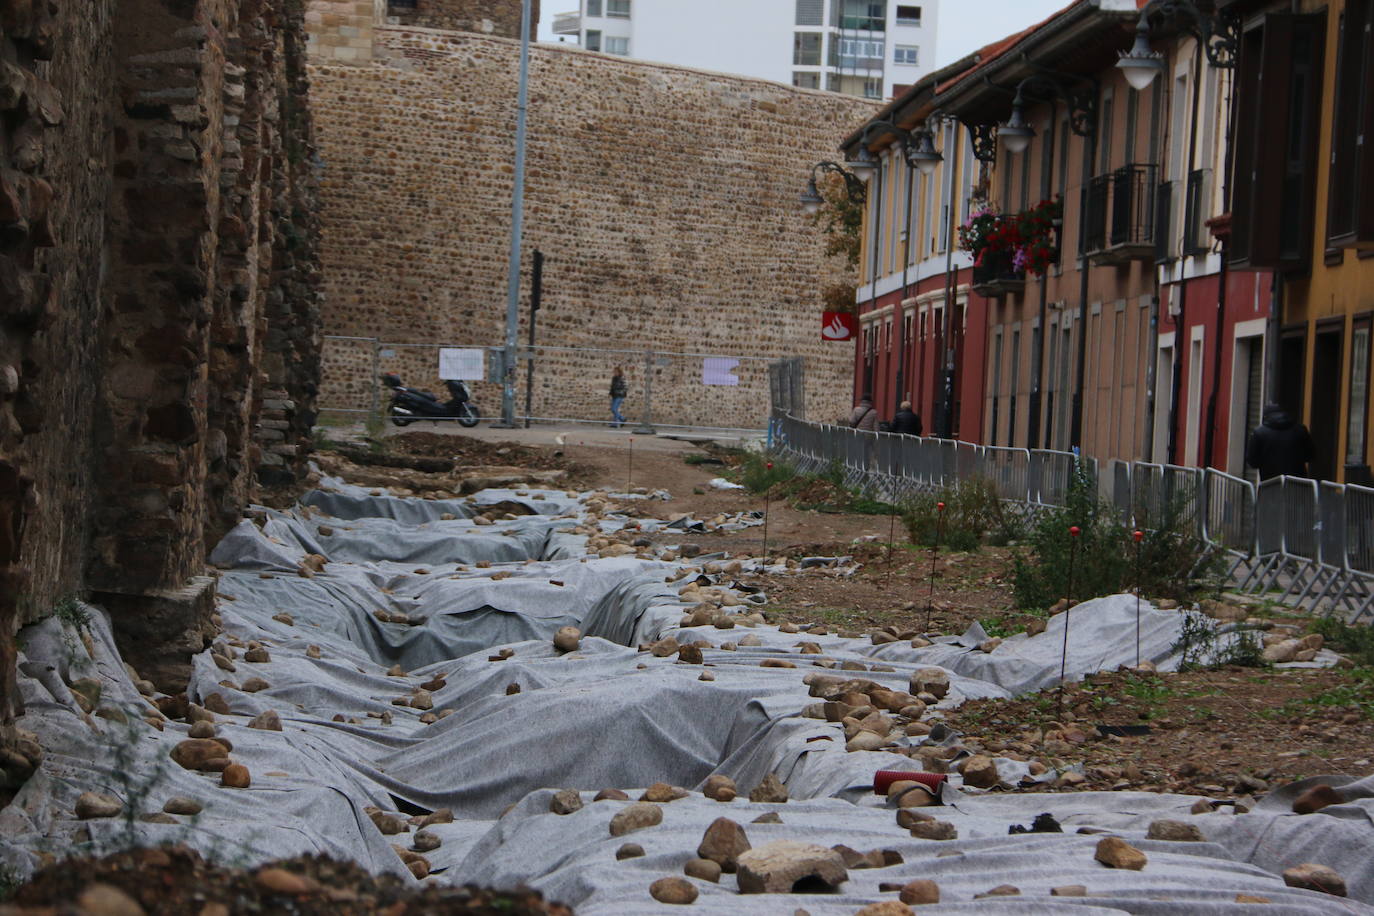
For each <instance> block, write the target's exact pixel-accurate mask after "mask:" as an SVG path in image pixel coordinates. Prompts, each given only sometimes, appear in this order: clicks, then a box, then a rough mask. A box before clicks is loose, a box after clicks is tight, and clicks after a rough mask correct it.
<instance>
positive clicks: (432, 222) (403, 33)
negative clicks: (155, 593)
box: [307, 0, 875, 428]
mask: <svg viewBox="0 0 1374 916" xmlns="http://www.w3.org/2000/svg"><path fill="white" fill-rule="evenodd" d="M331 7H338V4H337V3H329V2H324V0H317V2H316V3H312V4H311V5H310V6H309V7H308V8H307V27H308V28H311V29H315V31H312V34H311V37H310V40H311V47H312V49H315V51H316V52H318V53H314V52H312V55H311V100H312V109H313V112H314V116H315V122H316V129H317V134H318V139H319V145H320V155H321V158H322V160H323V163H324V170H323V177H322V179H321V187H320V195H321V221H322V224H323V241H322V246H323V247H322V250H321V257H322V262H323V266H324V274H325V278H326V279H325V289H326V305H325V312H324V327H325V333H326V334H327V335H340V336H351V337H364V338H379V339H381V340H382V341H385V342H388V343H390V344H419V345H422V346H417V347H396V346H387V347H385V348H383V350H382V352H381V356H380V359H379V360H378V362H377V363H376V366H375V368H379V369H380V370H381V371H397V372H399V373H400V374H401V375H402V377H403V378H404V379H405V380H406V382H407V383H408V384H411V385H415V386H420V387H429V388H431V390H442V389H441V388H440V382H439V379H438V373H437V369H438V356H437V352H436V350H435V348H434V347H435V345H437V344H441V343H442V344H447V345H453V346H470V347H477V346H499V345H500V344H501V343H502V342H503V340H504V321H505V304H506V288H507V256H508V250H509V245H510V225H511V223H510V219H511V214H510V201H511V194H512V185H513V173H514V135H515V120H516V111H515V105H516V87H517V76H518V61H519V43H518V42H515V41H511V40H507V39H503V38H499V37H491V36H488V35H479V34H474V33H464V32H456V31H442V30H433V29H421V28H408V27H396V26H385V25H374V24H371V23H365V22H355V25H353V26H349V25H347V24H346V21H345V19H344V18H336V19H335V20H333V22H334V23H335V25H334V26H332V28H333V29H335V30H337V29H338V28H340V27H344V28H349V29H358V28H363V27H371V28H373V37H374V45H373V48H372V51H371V54H370V57H369V59H368V60H367V61H366V62H361V63H360V62H358V61H357V60H346V61H341V60H339V59H338V58H337V57H336V56H334V55H333V54H332V53H330V49H332V48H337V47H338V45H337V44H330V43H329V42H331V41H337V39H335V38H334V37H333V36H332V34H331V33H330V31H329V30H330V28H331V27H328V26H325V25H324V17H323V15H320V16H315V14H316V13H317V12H322V11H323V10H324V9H329V8H331ZM336 14H337V10H336ZM312 23H313V25H312ZM321 30H323V31H321ZM350 34H351V32H350ZM874 110H875V106H874V105H873V104H872V103H870V102H865V101H863V100H859V99H854V98H850V97H847V96H841V95H838V94H829V93H820V92H812V91H807V90H798V89H793V88H792V87H789V86H783V85H779V84H776V83H770V82H765V81H760V80H752V79H745V78H740V77H735V76H726V75H721V74H716V73H707V72H701V71H693V70H687V69H682V68H677V67H671V66H663V65H654V64H647V63H643V62H638V61H632V60H627V59H624V58H616V57H612V56H609V55H601V54H595V53H592V52H587V51H582V50H577V49H571V48H563V47H557V46H535V47H534V48H533V50H532V54H531V92H530V108H529V144H528V149H529V153H528V155H529V159H528V170H527V176H528V178H527V181H528V183H527V187H526V218H525V234H524V246H523V250H524V255H525V271H524V277H523V286H522V292H521V330H520V341H521V342H522V343H523V342H524V341H525V340H526V335H527V322H528V310H527V304H528V298H527V296H528V288H529V266H530V261H531V256H532V253H533V251H534V250H535V249H539V250H541V251H542V252H543V253H544V255H545V257H546V258H547V260H546V263H545V269H544V300H543V304H544V308H543V310H542V311H541V312H540V313H539V318H538V342H539V344H540V345H541V346H543V347H561V348H601V352H589V351H586V350H571V349H569V350H552V349H541V350H540V351H539V358H538V361H537V372H536V377H535V382H534V403H533V412H534V415H535V416H540V417H574V418H581V419H596V420H601V419H604V418H605V417H606V416H607V393H608V387H609V377H610V374H611V370H612V369H613V368H614V366H615V365H616V364H623V365H624V366H625V368H626V374H627V376H628V380H629V386H630V400H629V402H628V403H627V404H626V413H627V416H629V417H630V418H632V419H638V418H639V417H640V415H641V411H642V408H643V403H642V402H643V391H644V384H645V378H644V376H645V362H646V358H645V355H644V351H645V350H646V349H648V348H653V349H654V350H656V351H659V352H660V353H678V354H695V355H687V356H672V357H659V358H658V359H657V360H656V363H657V364H656V365H654V366H653V367H652V376H653V377H652V379H651V382H652V389H653V398H652V401H653V411H654V416H653V419H654V420H655V421H656V422H659V423H675V424H677V423H680V424H693V425H708V426H736V425H743V426H749V427H754V428H757V427H759V426H761V425H762V423H763V422H764V420H765V417H766V412H767V404H768V397H767V372H766V363H765V362H764V360H763V359H759V360H757V361H750V360H745V361H744V362H743V363H742V364H741V365H740V367H739V369H738V376H739V378H740V381H741V384H740V385H739V386H738V387H724V386H720V387H717V386H712V387H705V386H703V385H702V370H703V362H702V358H701V354H705V355H715V356H724V357H767V358H776V357H782V356H793V355H801V356H803V357H805V359H806V364H807V385H808V404H807V407H808V412H809V415H810V416H813V417H823V418H826V419H833V418H835V417H838V416H840V415H842V414H844V413H847V411H848V408H849V406H850V402H849V398H850V393H851V392H850V381H849V375H850V372H849V365H850V362H851V359H852V352H851V346H850V345H848V344H825V343H822V342H821V340H820V334H819V326H820V312H821V310H822V308H823V306H822V290H823V289H824V288H825V287H827V286H829V285H831V284H835V283H841V282H846V281H849V282H852V279H853V278H852V276H851V275H850V273H849V271H848V270H847V267H846V265H845V264H844V263H843V261H842V260H839V259H834V258H829V257H827V256H826V255H825V254H824V247H825V243H824V238H823V236H822V233H821V231H820V229H819V228H818V227H817V226H816V225H815V224H814V223H813V222H812V221H811V220H810V219H809V218H808V217H806V216H805V215H804V214H803V213H802V212H801V210H800V208H799V206H798V204H797V198H798V196H799V194H800V193H801V191H802V189H803V188H804V187H805V184H806V180H807V178H808V176H809V172H810V168H811V166H812V164H813V163H815V162H817V161H818V160H821V159H833V158H834V157H835V155H836V153H835V150H834V138H835V137H838V136H844V135H845V134H846V133H847V132H848V131H849V130H850V129H852V128H853V127H854V126H855V125H858V124H861V123H862V122H863V121H864V120H865V119H866V118H868V117H871V116H872V113H873V111H874ZM612 350H622V351H627V352H621V353H615V352H609V351H612ZM517 380H518V383H519V389H520V390H519V392H518V395H517V398H518V399H517V403H518V405H519V406H520V409H521V410H523V405H524V397H525V392H524V386H525V372H524V367H523V366H522V367H521V369H520V371H519V372H518V373H517ZM374 397H377V387H376V383H375V375H374V352H373V347H372V346H371V345H370V344H369V343H367V342H366V341H343V340H329V339H326V341H325V346H324V370H323V376H322V381H321V396H320V405H321V408H322V409H323V408H326V407H341V408H352V409H367V408H368V407H370V406H371V405H372V404H373V403H374V400H373V399H374ZM476 399H477V402H478V405H479V406H480V407H481V408H483V410H484V412H485V413H486V414H488V415H491V414H492V413H494V412H495V411H497V409H498V407H499V401H500V392H499V388H498V387H497V386H495V385H490V384H485V383H484V384H479V385H477V386H476ZM382 403H384V402H382Z"/></svg>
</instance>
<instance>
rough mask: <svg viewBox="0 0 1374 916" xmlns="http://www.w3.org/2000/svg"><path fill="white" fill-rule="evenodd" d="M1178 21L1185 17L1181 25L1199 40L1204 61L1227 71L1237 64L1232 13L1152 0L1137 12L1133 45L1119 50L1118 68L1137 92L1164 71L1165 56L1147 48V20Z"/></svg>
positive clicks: (1236, 21) (1236, 23) (1236, 27)
mask: <svg viewBox="0 0 1374 916" xmlns="http://www.w3.org/2000/svg"><path fill="white" fill-rule="evenodd" d="M1151 17H1154V18H1157V19H1170V20H1177V19H1179V17H1184V18H1185V22H1183V23H1182V24H1181V26H1180V27H1181V28H1182V29H1183V30H1184V31H1186V32H1188V33H1189V34H1190V35H1193V36H1194V37H1196V38H1197V39H1198V41H1200V42H1202V47H1203V50H1205V51H1206V52H1207V60H1208V61H1209V62H1210V63H1211V65H1212V66H1213V67H1217V68H1219V69H1222V70H1230V69H1231V68H1233V67H1235V65H1236V50H1237V48H1238V46H1239V44H1240V20H1239V19H1238V18H1237V17H1236V16H1235V14H1234V13H1230V12H1227V13H1221V14H1218V15H1215V16H1213V15H1211V14H1209V13H1204V12H1203V11H1202V10H1200V9H1198V7H1197V5H1196V4H1194V3H1191V2H1189V0H1151V2H1150V3H1149V4H1147V5H1146V7H1145V8H1144V9H1143V10H1141V11H1140V21H1139V22H1138V23H1137V24H1136V27H1135V44H1134V45H1132V46H1131V50H1129V51H1122V52H1121V54H1120V56H1121V59H1120V60H1119V61H1117V64H1116V66H1117V68H1118V69H1119V70H1121V72H1122V73H1123V74H1125V76H1126V81H1127V82H1128V83H1130V84H1131V88H1132V89H1135V90H1136V91H1137V92H1143V91H1144V90H1146V89H1148V88H1149V87H1150V84H1151V83H1153V82H1154V81H1155V77H1157V76H1159V74H1161V73H1163V72H1164V55H1162V54H1160V53H1158V52H1157V51H1153V50H1151V48H1150V32H1151V27H1150V19H1151Z"/></svg>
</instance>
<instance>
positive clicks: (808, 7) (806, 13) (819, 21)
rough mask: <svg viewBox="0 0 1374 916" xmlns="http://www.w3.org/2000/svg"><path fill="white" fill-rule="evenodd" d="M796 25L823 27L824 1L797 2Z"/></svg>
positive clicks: (799, 0) (804, 0) (803, 0)
mask: <svg viewBox="0 0 1374 916" xmlns="http://www.w3.org/2000/svg"><path fill="white" fill-rule="evenodd" d="M797 25H825V0H797Z"/></svg>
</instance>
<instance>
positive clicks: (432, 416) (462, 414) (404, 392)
mask: <svg viewBox="0 0 1374 916" xmlns="http://www.w3.org/2000/svg"><path fill="white" fill-rule="evenodd" d="M382 381H383V382H384V383H385V384H386V386H387V387H388V388H390V389H391V422H392V423H395V424H396V425H397V426H409V425H410V424H411V423H414V422H415V421H416V420H457V421H458V425H459V426H463V427H466V428H468V429H471V428H472V427H474V426H476V425H477V421H478V419H479V418H480V417H481V416H482V412H481V411H480V410H479V409H478V408H477V405H476V404H474V403H472V392H471V390H469V389H468V386H467V383H466V382H462V381H458V380H456V379H449V380H447V381H445V382H444V384H445V385H446V386H447V387H448V393H449V400H448V402H447V403H444V402H441V401H440V400H439V398H438V397H437V396H435V395H434V394H432V393H430V392H428V391H421V390H419V389H418V388H407V387H406V386H404V385H402V384H401V378H400V376H398V375H395V374H393V373H387V374H386V375H383V376H382Z"/></svg>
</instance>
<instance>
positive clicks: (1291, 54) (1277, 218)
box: [1230, 11, 1349, 270]
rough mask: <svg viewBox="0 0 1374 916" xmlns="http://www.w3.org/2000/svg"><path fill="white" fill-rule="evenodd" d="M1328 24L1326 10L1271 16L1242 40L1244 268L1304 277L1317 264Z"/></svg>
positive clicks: (1238, 248)
mask: <svg viewBox="0 0 1374 916" xmlns="http://www.w3.org/2000/svg"><path fill="white" fill-rule="evenodd" d="M1325 23H1326V13H1325V12H1324V11H1323V12H1320V13H1269V14H1267V15H1265V16H1264V18H1263V19H1262V20H1260V22H1259V23H1258V24H1257V25H1255V26H1254V27H1252V28H1250V29H1248V30H1246V32H1245V33H1244V34H1243V35H1242V36H1241V40H1240V57H1239V60H1238V62H1237V67H1236V77H1235V78H1236V83H1237V89H1236V95H1237V97H1238V99H1239V100H1240V102H1239V105H1238V107H1237V111H1236V140H1235V142H1234V143H1233V144H1232V145H1231V150H1232V156H1233V157H1234V159H1233V172H1232V185H1231V186H1232V195H1231V197H1232V208H1231V212H1232V220H1231V227H1232V231H1231V246H1230V250H1231V261H1232V263H1233V264H1235V265H1236V266H1237V267H1241V268H1275V269H1279V270H1304V269H1306V267H1307V265H1308V264H1309V263H1310V261H1311V248H1312V244H1311V240H1312V235H1313V231H1314V222H1315V216H1314V212H1313V211H1314V210H1315V209H1316V207H1315V200H1314V192H1315V188H1314V186H1313V183H1314V181H1315V177H1316V171H1317V170H1316V158H1317V145H1318V142H1319V140H1320V137H1319V133H1318V130H1317V119H1318V118H1319V117H1321V92H1322V53H1323V49H1324V47H1325V42H1324V39H1325V33H1326V25H1325ZM1261 73H1263V79H1262V80H1261V76H1260V74H1261ZM1342 193H1349V190H1348V189H1342Z"/></svg>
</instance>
